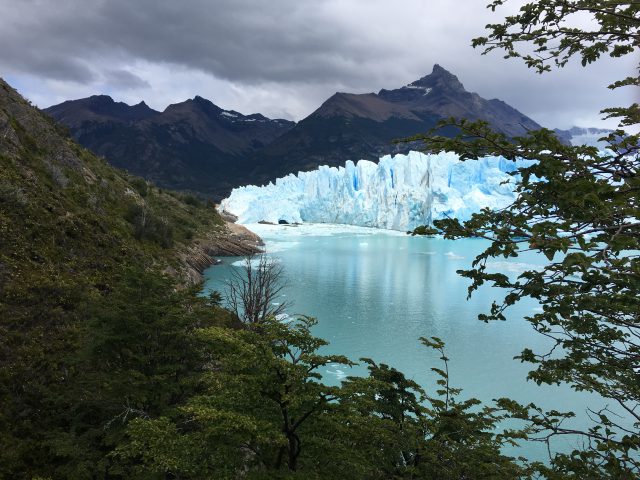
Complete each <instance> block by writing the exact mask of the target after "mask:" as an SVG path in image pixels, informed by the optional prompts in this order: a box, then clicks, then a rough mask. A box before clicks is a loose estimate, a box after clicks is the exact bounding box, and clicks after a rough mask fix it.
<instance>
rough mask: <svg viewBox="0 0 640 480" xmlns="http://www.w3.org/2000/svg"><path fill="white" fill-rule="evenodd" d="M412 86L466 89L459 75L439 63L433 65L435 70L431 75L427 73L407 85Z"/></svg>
mask: <svg viewBox="0 0 640 480" xmlns="http://www.w3.org/2000/svg"><path fill="white" fill-rule="evenodd" d="M411 86H413V87H422V88H439V89H446V90H456V91H465V89H464V85H462V83H461V82H460V80H458V77H456V76H455V75H454V74H453V73H451V72H449V71H448V70H447V69H445V68H443V67H441V66H440V65H438V64H437V63H436V64H435V65H434V66H433V70H432V71H431V73H430V74H429V75H425V76H424V77H422V78H420V79H418V80H416V81H415V82H411V83H410V84H409V85H407V87H411Z"/></svg>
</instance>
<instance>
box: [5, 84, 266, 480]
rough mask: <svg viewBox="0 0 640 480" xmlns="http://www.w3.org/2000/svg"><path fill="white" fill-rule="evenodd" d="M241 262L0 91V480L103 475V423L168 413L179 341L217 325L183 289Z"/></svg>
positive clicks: (193, 213)
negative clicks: (226, 257)
mask: <svg viewBox="0 0 640 480" xmlns="http://www.w3.org/2000/svg"><path fill="white" fill-rule="evenodd" d="M240 249H243V252H244V253H248V252H250V251H254V250H255V247H252V246H250V245H244V246H243V245H242V244H241V243H240V242H238V239H237V238H236V237H234V236H233V235H232V234H231V233H230V232H229V231H228V230H227V229H226V228H225V226H224V222H223V221H222V219H221V218H220V216H219V215H218V214H217V213H216V211H215V209H214V208H213V206H212V205H211V204H207V203H205V202H201V201H199V200H198V199H196V198H193V197H189V196H184V195H179V194H175V193H173V192H161V191H160V190H158V188H156V187H155V186H153V185H150V184H148V183H147V182H146V181H144V180H143V179H141V178H137V177H133V176H131V175H129V174H127V173H125V172H121V171H119V170H117V169H115V168H113V167H111V166H109V165H108V164H107V163H106V162H105V161H104V160H103V159H100V158H98V157H96V156H95V155H94V154H92V153H90V152H89V151H88V150H86V149H84V148H83V147H81V146H79V145H77V144H76V143H74V142H73V140H72V139H70V138H69V137H68V136H65V132H64V129H63V128H61V127H60V126H59V125H57V124H56V123H55V122H53V121H52V120H51V119H50V118H49V117H48V116H46V115H44V114H42V113H41V112H40V111H38V110H37V109H35V108H33V107H31V106H30V105H29V104H28V102H27V101H25V100H24V99H23V98H22V97H20V95H18V93H17V92H16V91H15V90H13V89H12V88H11V87H10V86H9V85H7V84H6V83H5V82H4V81H3V80H1V79H0V478H16V479H23V478H24V479H30V478H91V477H94V478H96V477H95V475H90V474H89V473H88V472H98V471H107V470H108V462H106V463H105V460H104V458H106V455H107V453H105V452H108V451H109V448H111V447H110V445H112V443H110V442H113V439H114V438H116V437H114V435H116V436H117V435H121V433H118V432H121V430H122V428H123V422H120V421H118V422H116V423H117V424H118V425H119V427H116V426H115V425H113V427H109V425H112V424H111V423H109V420H111V419H113V418H114V417H116V416H118V415H120V414H121V413H122V412H123V408H125V407H123V405H127V406H128V405H131V406H132V407H134V408H138V409H140V410H147V411H152V410H153V409H155V410H153V411H158V409H162V408H166V407H167V405H168V404H169V402H170V401H172V398H174V396H175V395H176V394H175V393H172V392H173V391H179V390H178V388H179V387H178V386H177V385H178V383H179V381H180V382H181V381H182V380H181V379H182V378H183V377H184V376H185V375H187V374H188V373H186V370H185V366H187V364H188V363H189V362H188V361H187V363H185V361H186V360H185V357H184V355H185V354H184V351H185V348H187V345H185V343H184V342H185V341H186V340H185V339H184V338H183V337H184V335H185V333H186V331H187V329H188V328H191V329H193V328H196V327H197V326H198V325H202V324H206V323H207V322H212V321H217V320H215V318H213V317H212V315H213V314H214V313H215V312H214V309H212V308H209V307H206V308H204V309H203V305H202V303H203V302H202V300H200V299H199V298H198V297H196V295H195V294H196V292H197V290H196V289H193V288H184V287H185V286H186V285H187V284H189V283H190V282H191V281H193V280H196V281H197V280H198V275H197V269H198V268H201V267H202V266H204V263H206V262H208V261H210V255H211V254H213V253H227V254H228V253H233V252H234V251H235V252H236V253H242V252H241V251H239V250H240ZM194 312H195V313H194ZM162 329H164V330H162ZM159 332H161V333H159ZM167 332H170V334H169V333H167ZM151 358H153V361H151V360H150V359H151ZM170 361H171V362H174V363H173V364H170ZM189 365H190V364H189ZM187 368H190V367H187ZM157 385H160V386H162V385H165V387H162V388H166V390H168V391H169V393H168V394H167V393H166V391H165V392H162V388H160V387H156V386H157ZM159 392H162V393H159ZM173 401H175V399H174V400H173ZM118 429H119V430H118ZM103 457H104V458H103ZM100 458H103V459H102V464H99V463H98V459H100ZM106 477H108V478H122V477H118V476H112V475H105V478H106ZM125 477H126V476H125Z"/></svg>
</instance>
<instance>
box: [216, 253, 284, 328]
mask: <svg viewBox="0 0 640 480" xmlns="http://www.w3.org/2000/svg"><path fill="white" fill-rule="evenodd" d="M284 280H285V279H284V271H283V268H282V265H281V264H279V263H278V262H277V261H275V260H273V259H271V258H269V257H267V256H266V255H265V254H260V255H258V256H253V255H251V256H248V257H246V258H245V263H244V268H243V269H242V270H238V271H236V270H234V271H233V272H232V273H231V277H230V278H229V280H227V282H226V287H227V291H226V300H227V306H228V308H229V309H230V310H231V311H232V312H235V314H236V315H237V317H238V318H239V319H240V320H241V321H242V322H243V323H244V324H245V325H247V326H254V327H255V326H257V325H260V324H261V323H263V322H264V321H265V320H266V319H267V318H271V317H272V318H277V317H278V315H281V314H283V313H284V311H285V310H286V308H287V306H288V303H287V302H285V301H283V300H282V298H281V293H282V290H283V289H284V287H285V281H284ZM276 300H277V301H276Z"/></svg>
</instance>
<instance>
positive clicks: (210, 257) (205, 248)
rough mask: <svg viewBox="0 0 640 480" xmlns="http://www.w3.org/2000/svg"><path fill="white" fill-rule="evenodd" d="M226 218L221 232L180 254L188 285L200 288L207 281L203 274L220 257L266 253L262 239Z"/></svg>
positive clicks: (199, 240)
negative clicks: (196, 285) (199, 285)
mask: <svg viewBox="0 0 640 480" xmlns="http://www.w3.org/2000/svg"><path fill="white" fill-rule="evenodd" d="M232 220H233V219H230V218H225V224H224V227H223V228H222V229H220V230H218V231H214V232H211V233H210V234H208V235H204V236H201V237H199V238H197V239H195V240H194V241H193V242H192V243H191V244H190V245H189V246H188V247H186V248H185V249H184V250H183V251H181V252H178V258H179V259H180V261H181V263H182V265H183V266H184V270H183V272H181V273H182V275H181V276H182V277H183V278H185V283H186V284H197V283H200V282H201V281H202V280H203V275H202V273H203V272H204V270H205V269H207V268H208V267H209V266H211V265H214V264H216V263H217V262H216V259H215V257H217V256H238V257H241V256H245V255H253V254H255V253H260V252H262V248H261V247H262V246H263V245H264V242H263V241H262V239H261V238H260V237H259V236H258V235H256V234H255V233H253V232H251V231H250V230H248V229H247V228H245V227H244V226H242V225H239V224H236V223H233V221H232Z"/></svg>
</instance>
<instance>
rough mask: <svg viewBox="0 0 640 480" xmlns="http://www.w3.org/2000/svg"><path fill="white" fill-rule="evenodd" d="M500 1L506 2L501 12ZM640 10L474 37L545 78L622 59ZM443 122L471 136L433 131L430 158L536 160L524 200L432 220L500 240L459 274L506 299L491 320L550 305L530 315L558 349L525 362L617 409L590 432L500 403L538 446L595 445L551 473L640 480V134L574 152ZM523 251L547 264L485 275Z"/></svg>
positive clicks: (567, 16) (537, 20)
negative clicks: (520, 305)
mask: <svg viewBox="0 0 640 480" xmlns="http://www.w3.org/2000/svg"><path fill="white" fill-rule="evenodd" d="M503 3H505V2H504V1H502V0H498V1H495V2H493V3H492V4H491V5H490V8H492V9H495V8H496V7H497V6H499V5H501V4H503ZM639 8H640V5H639V4H638V3H637V2H608V1H599V0H575V1H555V0H545V1H541V2H532V3H528V4H526V5H524V6H522V7H521V9H520V11H519V13H518V14H516V15H513V16H508V17H506V19H505V21H504V23H502V24H492V25H488V28H489V30H490V33H489V36H488V37H483V38H478V39H475V40H474V45H476V46H484V47H485V53H487V52H489V51H492V50H494V49H503V50H504V51H505V52H506V56H507V57H521V56H522V58H523V60H524V61H525V62H526V63H527V65H528V66H530V67H532V68H535V69H537V70H538V71H539V72H543V71H547V70H549V69H550V66H549V61H553V62H555V65H556V66H560V67H561V66H564V65H565V64H566V63H567V61H568V60H569V59H570V58H571V57H572V56H575V55H577V56H580V57H581V59H582V64H583V65H586V64H588V63H591V62H593V61H596V60H597V59H598V58H599V57H600V56H601V55H602V54H605V53H608V54H609V55H610V56H612V57H621V56H623V55H626V54H629V53H632V52H633V51H634V50H637V47H638V46H639V42H640V36H639V31H640V19H639V15H638V11H639ZM578 13H582V14H589V15H590V18H591V20H592V21H591V23H590V24H589V26H588V27H585V28H577V27H575V26H573V27H571V26H570V25H571V21H572V18H573V17H574V16H576V15H577V14H578ZM520 44H524V45H525V46H533V48H534V51H533V53H525V54H521V53H520V52H519V49H518V47H519V46H520ZM630 85H631V86H635V87H637V86H638V85H640V80H639V78H638V77H629V78H625V79H623V80H621V81H620V82H616V83H615V84H614V85H612V86H611V87H610V88H618V87H621V86H630ZM639 112H640V110H639V108H638V105H637V104H634V105H631V106H629V107H625V108H615V109H607V110H605V111H604V113H606V114H607V115H608V116H616V117H620V125H621V127H622V126H631V125H637V124H638V123H639V122H640V115H639ZM445 123H446V124H447V125H455V126H456V127H458V128H459V129H460V130H461V132H462V133H461V135H460V136H459V137H458V138H455V139H447V138H444V137H442V136H437V135H435V136H428V135H427V136H424V137H423V140H424V142H425V147H426V149H427V150H429V151H440V150H443V149H446V150H450V151H455V152H457V153H459V154H460V155H461V158H462V159H465V160H468V159H474V158H478V157H480V156H483V155H487V154H495V155H501V156H503V157H504V158H506V159H508V160H514V161H515V160H516V159H525V160H531V163H530V165H529V166H527V167H524V168H521V169H520V170H519V171H518V172H516V173H515V174H514V178H513V180H514V182H515V185H516V191H517V192H518V198H517V199H516V201H515V202H514V203H513V204H512V205H510V206H509V207H507V208H505V209H503V210H499V211H491V210H485V211H482V212H481V213H479V214H475V215H473V216H472V218H471V220H469V221H467V222H464V223H460V222H459V221H457V220H455V219H447V220H443V221H436V222H434V224H435V227H436V228H437V229H439V230H440V231H441V233H442V234H443V235H444V236H445V238H451V239H456V238H465V237H482V238H485V239H488V240H489V241H490V242H491V244H490V246H489V247H488V248H487V249H486V250H485V251H484V252H483V253H481V254H480V255H479V256H478V257H476V259H475V261H474V262H473V265H472V268H471V269H469V270H464V271H461V272H460V273H461V274H462V275H463V276H466V277H468V278H470V279H471V280H472V284H471V286H470V289H469V293H470V294H471V293H472V292H473V291H474V290H476V289H477V288H478V287H480V286H481V285H482V284H484V283H490V284H492V285H494V286H497V287H501V288H504V289H506V290H507V292H508V293H507V295H506V297H505V300H504V301H503V302H501V303H494V305H493V306H492V307H491V311H490V312H489V313H488V314H485V315H482V316H481V317H480V318H481V319H482V320H485V321H487V320H494V319H500V320H502V319H505V313H504V312H505V309H506V308H507V307H509V306H510V305H513V304H514V303H516V302H518V301H520V300H521V299H523V298H525V297H530V298H533V299H536V300H537V301H539V302H540V304H541V305H542V307H543V311H542V312H540V313H536V314H534V315H531V316H529V317H528V320H529V322H530V323H531V324H532V325H533V327H534V328H535V330H537V331H538V332H540V333H541V334H543V335H545V336H547V337H548V338H550V339H551V340H552V348H551V349H550V350H549V351H543V352H533V351H531V350H530V349H526V350H524V351H523V352H522V353H521V355H520V359H521V360H522V361H527V362H531V363H533V364H534V365H535V366H536V369H535V370H534V371H532V372H531V373H530V378H532V379H533V380H535V381H536V382H538V383H561V382H565V383H568V384H569V385H571V386H572V387H573V388H574V389H576V390H585V391H589V392H597V393H598V394H600V395H601V396H602V397H604V398H605V399H607V400H608V401H610V402H611V404H612V407H611V408H612V409H613V411H609V410H608V409H605V410H601V411H598V412H591V417H592V418H593V419H594V423H593V425H592V426H591V427H590V428H588V429H587V430H585V431H581V432H576V431H575V430H572V429H568V428H565V427H564V426H563V423H562V420H563V419H564V418H565V417H566V415H564V414H560V413H558V412H550V413H545V412H542V411H541V410H540V409H538V408H537V407H536V406H534V405H529V406H525V407H522V406H516V405H515V404H513V403H510V402H507V401H504V403H503V406H505V407H507V406H508V407H509V408H511V409H512V410H513V412H514V414H516V415H517V416H519V417H520V418H523V419H528V420H529V421H530V422H531V425H532V429H533V431H534V432H536V433H537V434H538V435H539V436H538V438H539V439H540V440H544V441H548V440H549V439H550V438H552V437H554V436H556V435H563V434H576V433H579V434H581V435H582V436H583V437H584V438H585V444H586V448H585V449H583V450H576V451H574V452H572V453H570V454H568V455H564V454H556V455H555V456H554V457H553V458H552V463H551V468H550V469H549V468H543V470H544V473H545V475H547V476H549V477H550V478H560V477H558V475H576V476H578V477H579V478H632V477H634V476H636V475H638V474H640V463H639V462H638V458H639V456H638V453H639V451H640V414H639V412H638V409H639V408H640V407H639V405H640V381H639V380H640V379H639V377H638V358H640V342H639V341H638V339H639V338H640V317H639V316H638V312H640V302H639V298H640V281H639V280H638V279H639V278H640V275H639V274H640V257H639V253H638V252H639V251H640V241H639V239H640V218H639V217H640V206H639V205H638V192H639V191H640V183H639V179H638V168H639V166H640V154H639V152H640V145H639V136H638V135H632V134H629V133H627V132H625V131H623V130H617V131H615V132H614V133H612V134H610V135H608V136H607V137H606V138H604V139H603V140H604V141H606V142H607V144H608V149H607V150H606V151H604V152H600V151H598V150H597V149H596V148H594V147H584V146H574V147H572V146H568V145H565V144H563V143H562V142H560V141H559V140H558V139H557V138H556V137H555V136H554V135H553V133H552V132H550V131H548V130H545V129H543V130H540V131H535V132H529V133H528V135H527V136H525V137H521V138H514V139H507V138H505V136H503V135H501V134H498V133H495V132H493V131H492V130H491V128H490V127H489V126H488V125H487V124H485V123H482V122H469V121H465V120H455V119H451V120H449V121H447V122H443V125H444V124H445ZM415 233H417V234H433V231H432V230H431V229H428V230H427V229H422V230H417V231H416V232H415ZM524 251H536V252H540V253H541V254H543V255H544V256H546V258H547V259H548V261H549V263H548V264H547V265H545V266H544V267H543V268H541V269H539V270H529V271H526V272H524V273H522V274H521V275H519V276H518V277H517V278H513V277H510V276H507V275H505V274H501V273H491V272H489V271H488V270H487V261H488V260H489V259H491V258H494V257H505V258H513V257H517V256H518V255H519V254H520V253H521V252H524ZM614 412H616V413H614ZM619 415H621V416H619Z"/></svg>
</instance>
